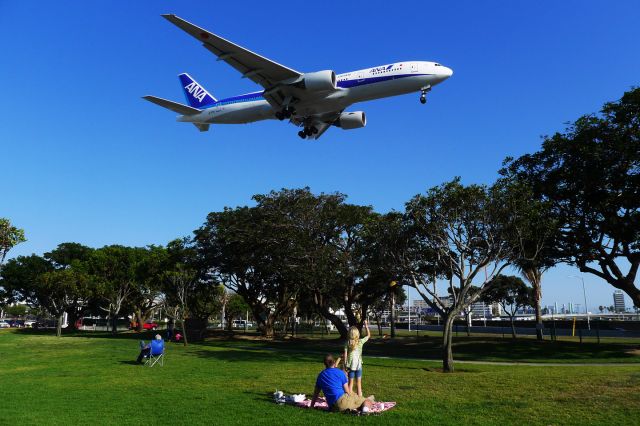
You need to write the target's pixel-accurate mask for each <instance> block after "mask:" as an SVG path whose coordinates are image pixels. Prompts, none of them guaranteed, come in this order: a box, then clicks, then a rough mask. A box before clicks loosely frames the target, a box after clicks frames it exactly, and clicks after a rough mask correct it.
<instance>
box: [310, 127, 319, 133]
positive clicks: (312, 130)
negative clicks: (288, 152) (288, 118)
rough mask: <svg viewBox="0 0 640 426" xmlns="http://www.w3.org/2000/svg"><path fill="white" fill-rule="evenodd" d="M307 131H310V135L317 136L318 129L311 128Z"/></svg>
mask: <svg viewBox="0 0 640 426" xmlns="http://www.w3.org/2000/svg"><path fill="white" fill-rule="evenodd" d="M309 130H311V134H313V135H317V134H318V128H317V127H311V128H310V129H309Z"/></svg>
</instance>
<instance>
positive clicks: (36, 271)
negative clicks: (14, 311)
mask: <svg viewBox="0 0 640 426" xmlns="http://www.w3.org/2000/svg"><path fill="white" fill-rule="evenodd" d="M53 270H54V266H53V265H52V264H51V262H49V261H48V260H47V259H45V258H43V257H42V256H37V255H35V254H32V255H30V256H18V257H17V258H15V259H10V260H9V261H8V262H7V263H6V265H5V267H4V268H3V270H2V286H3V288H4V292H5V297H6V298H7V302H8V303H13V302H20V301H22V302H24V303H26V304H27V305H28V306H29V307H30V308H34V309H36V308H43V306H42V305H41V293H40V286H39V281H38V277H39V276H40V275H41V274H44V273H45V272H50V271H53Z"/></svg>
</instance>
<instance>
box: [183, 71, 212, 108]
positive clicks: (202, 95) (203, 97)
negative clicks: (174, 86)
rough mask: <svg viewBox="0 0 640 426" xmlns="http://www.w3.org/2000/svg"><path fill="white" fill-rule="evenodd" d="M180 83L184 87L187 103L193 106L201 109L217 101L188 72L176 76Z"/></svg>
mask: <svg viewBox="0 0 640 426" xmlns="http://www.w3.org/2000/svg"><path fill="white" fill-rule="evenodd" d="M178 77H179V78H180V84H181V85H182V88H183V89H184V95H185V97H186V98H187V103H188V104H189V105H190V106H192V107H193V108H198V109H203V108H206V107H208V106H210V105H213V104H214V103H215V102H217V99H216V98H214V97H213V96H211V94H209V92H207V91H206V90H205V88H204V87H202V86H200V85H199V84H198V82H197V81H195V80H194V79H193V78H191V76H190V75H189V74H187V73H186V72H185V73H182V74H180V75H179V76H178Z"/></svg>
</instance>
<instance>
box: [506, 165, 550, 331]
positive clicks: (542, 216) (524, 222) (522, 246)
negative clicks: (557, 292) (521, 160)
mask: <svg viewBox="0 0 640 426" xmlns="http://www.w3.org/2000/svg"><path fill="white" fill-rule="evenodd" d="M493 192H494V196H496V197H497V198H498V199H499V201H498V202H499V203H502V204H503V205H505V206H507V208H508V209H509V210H510V211H512V212H517V215H516V216H517V218H516V221H518V222H520V223H517V224H515V226H514V227H513V228H514V230H515V233H514V235H513V238H512V239H511V243H512V244H514V249H515V250H516V251H517V252H519V253H520V256H518V257H517V258H516V259H515V260H514V262H513V263H514V266H515V268H516V269H517V270H518V271H519V272H520V275H522V276H523V277H524V279H525V280H527V281H528V282H529V284H531V287H532V288H533V297H534V304H533V307H534V309H535V319H536V338H537V339H538V340H539V341H541V340H543V329H544V325H543V323H542V307H541V304H542V275H543V274H544V272H545V271H547V270H548V269H549V268H551V267H553V266H554V265H555V264H556V263H557V260H555V259H554V257H553V255H552V252H553V250H554V247H555V243H556V240H557V238H558V231H559V227H558V223H557V221H556V220H555V218H554V217H553V213H552V210H551V204H550V203H549V202H546V201H541V200H536V198H535V197H534V195H533V191H532V189H531V188H530V187H529V186H527V185H526V184H524V183H523V182H521V181H518V180H517V179H513V178H512V177H510V176H508V175H507V176H505V177H503V178H501V179H499V180H498V181H497V182H496V184H495V185H494V187H493Z"/></svg>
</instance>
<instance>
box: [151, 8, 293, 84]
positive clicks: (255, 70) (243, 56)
mask: <svg viewBox="0 0 640 426" xmlns="http://www.w3.org/2000/svg"><path fill="white" fill-rule="evenodd" d="M162 16H163V17H164V18H165V19H167V20H168V21H169V22H171V23H172V24H174V25H175V26H177V27H178V28H180V29H181V30H183V31H185V32H186V33H187V34H189V35H191V36H192V37H194V38H195V39H197V40H198V41H200V42H201V43H202V45H203V46H204V47H205V48H206V49H207V50H209V51H210V52H211V53H213V54H214V55H216V56H217V57H218V60H220V61H224V62H226V63H227V64H229V65H231V66H232V67H233V68H235V69H237V70H238V71H239V72H240V73H241V74H242V76H243V77H244V78H248V79H250V80H252V81H254V82H256V83H258V84H259V85H261V86H262V87H264V88H265V90H268V89H272V88H273V87H274V86H276V85H277V84H278V83H279V82H281V81H283V80H289V79H295V78H298V77H300V76H301V75H302V73H300V72H298V71H296V70H292V69H291V68H287V67H285V66H284V65H280V64H279V63H277V62H274V61H271V60H269V59H267V58H265V57H263V56H260V55H258V54H257V53H253V52H252V51H250V50H248V49H245V48H244V47H242V46H238V45H237V44H235V43H232V42H230V41H229V40H225V39H224V38H222V37H220V36H217V35H215V34H213V33H211V32H209V31H207V30H205V29H203V28H200V27H198V26H196V25H193V24H192V23H190V22H187V21H185V20H184V19H182V18H179V17H178V16H176V15H172V14H167V15H162Z"/></svg>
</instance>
